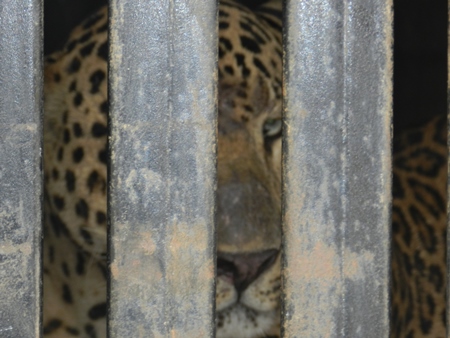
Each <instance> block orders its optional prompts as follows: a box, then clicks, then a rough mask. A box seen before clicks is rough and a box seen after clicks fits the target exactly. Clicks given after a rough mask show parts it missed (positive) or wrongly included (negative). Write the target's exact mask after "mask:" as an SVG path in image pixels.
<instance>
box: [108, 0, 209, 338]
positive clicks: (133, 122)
mask: <svg viewBox="0 0 450 338" xmlns="http://www.w3.org/2000/svg"><path fill="white" fill-rule="evenodd" d="M216 13H217V9H216V2H215V1H201V2H199V1H194V0H188V1H168V0H163V1H161V0H158V1H146V2H139V3H136V1H112V3H111V16H110V23H111V27H110V39H111V40H110V42H111V43H110V55H111V57H110V86H109V88H110V92H109V94H110V99H111V100H110V104H111V105H110V117H111V125H110V127H111V135H110V139H109V140H110V159H111V161H110V175H109V176H110V183H109V194H110V195H109V196H110V199H109V210H110V227H111V234H110V246H109V248H110V268H111V274H110V309H109V335H110V336H111V337H169V336H170V337H212V336H213V335H214V297H215V288H214V273H215V271H214V261H215V257H214V256H215V247H214V226H213V224H214V205H215V203H214V200H215V194H214V187H215V180H216V178H215V161H216V160H215V148H216V140H215V130H216V124H217V123H216V113H215V112H216V82H217V69H216V68H217V63H216V60H217V55H216V54H217V21H216Z"/></svg>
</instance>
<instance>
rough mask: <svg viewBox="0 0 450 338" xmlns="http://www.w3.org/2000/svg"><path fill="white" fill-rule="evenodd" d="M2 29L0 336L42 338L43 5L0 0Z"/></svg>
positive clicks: (33, 1) (29, 0) (34, 0)
mask: <svg viewBox="0 0 450 338" xmlns="http://www.w3.org/2000/svg"><path fill="white" fill-rule="evenodd" d="M0 27H1V28H0V88H1V91H0V229H1V230H0V234H1V235H0V304H1V305H0V336H1V337H6V338H16V337H17V338H22V337H39V336H40V328H39V327H40V322H41V318H40V309H41V304H40V301H41V264H40V262H41V234H42V232H41V229H42V211H41V205H42V203H41V197H42V172H41V149H42V136H41V135H42V123H41V121H42V114H41V108H42V4H41V1H39V0H8V1H2V3H1V5H0Z"/></svg>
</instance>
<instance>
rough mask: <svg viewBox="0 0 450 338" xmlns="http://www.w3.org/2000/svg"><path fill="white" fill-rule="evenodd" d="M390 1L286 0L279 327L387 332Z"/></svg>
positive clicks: (298, 331)
mask: <svg viewBox="0 0 450 338" xmlns="http://www.w3.org/2000/svg"><path fill="white" fill-rule="evenodd" d="M391 8H392V1H391V0H354V1H351V0H345V1H334V0H325V1H324V0H308V1H288V4H287V22H286V48H287V50H286V60H285V79H286V83H285V88H286V98H285V114H286V117H285V129H284V130H285V140H284V141H285V143H284V145H285V149H284V151H285V156H284V192H285V194H284V202H285V207H284V208H285V209H284V215H283V218H284V220H283V221H284V245H285V246H284V253H285V256H284V274H283V281H284V299H283V315H284V317H283V321H284V322H283V330H284V336H285V337H289V338H293V337H364V338H367V337H374V338H379V337H387V336H388V333H389V316H388V309H389V287H388V285H389V247H390V207H391V146H390V144H391V104H392V96H391V91H392V82H391V77H392V62H391V57H392V51H391V48H392V38H391V36H392V33H391V29H392V28H391V25H392V24H391V19H392V13H391Z"/></svg>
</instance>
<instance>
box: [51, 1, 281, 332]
mask: <svg viewBox="0 0 450 338" xmlns="http://www.w3.org/2000/svg"><path fill="white" fill-rule="evenodd" d="M280 13H281V7H280V2H279V1H270V2H267V3H265V4H263V5H261V6H259V7H258V8H255V9H251V10H250V9H249V8H248V7H246V6H244V5H243V4H240V3H238V2H236V1H233V0H223V1H221V2H220V4H219V6H218V70H217V72H218V78H219V80H218V103H217V105H218V109H217V110H218V114H217V119H218V127H217V192H216V200H217V225H216V228H217V244H216V247H217V279H216V297H215V299H216V304H215V307H216V313H215V321H216V323H215V327H216V336H217V337H219V338H220V337H249V338H250V337H270V336H273V337H274V336H277V335H278V334H279V330H280V328H279V326H280V314H279V312H280V306H279V293H280V283H281V282H280V245H281V229H280V219H281V201H280V195H281V176H280V175H279V173H280V172H281V130H282V122H281V100H282V81H281V78H282V55H283V54H282V47H281V46H282V36H281V21H280V15H281V14H280ZM107 60H108V9H107V8H106V7H104V8H102V9H100V10H99V11H98V12H97V13H95V14H94V15H93V16H92V17H90V18H89V19H87V21H85V22H84V23H82V24H81V25H80V26H78V27H77V28H75V30H74V31H73V33H72V34H71V36H70V38H69V40H68V42H67V44H66V45H65V47H64V49H63V50H61V51H58V52H56V53H53V54H51V55H49V56H48V57H46V59H45V71H44V83H45V85H44V88H45V89H44V195H45V196H44V201H45V204H44V207H45V208H44V213H45V217H44V219H45V222H44V223H45V224H44V278H43V280H44V282H43V289H44V292H43V294H44V296H43V298H44V301H43V302H44V315H43V330H44V336H45V337H49V338H50V337H58V338H66V337H106V334H107V333H106V325H107V324H106V317H107V300H106V299H107V291H106V290H107V278H108V265H107V232H108V225H107V223H108V222H107V201H106V198H107V164H108V158H107V154H108V151H107V138H108V114H109V111H108V110H109V109H108V108H109V106H108V94H107V92H108V88H107V74H108V69H107ZM252 196H258V200H256V199H255V198H252ZM263 210H264V211H263ZM261 231H263V233H264V235H263V236H261ZM237 233H239V237H236V234H237Z"/></svg>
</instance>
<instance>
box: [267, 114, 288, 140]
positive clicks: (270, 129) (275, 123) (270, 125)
mask: <svg viewBox="0 0 450 338" xmlns="http://www.w3.org/2000/svg"><path fill="white" fill-rule="evenodd" d="M282 126H283V122H282V121H281V118H277V119H267V120H266V121H265V122H264V125H263V135H264V137H269V138H275V137H280V136H281V130H282Z"/></svg>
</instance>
